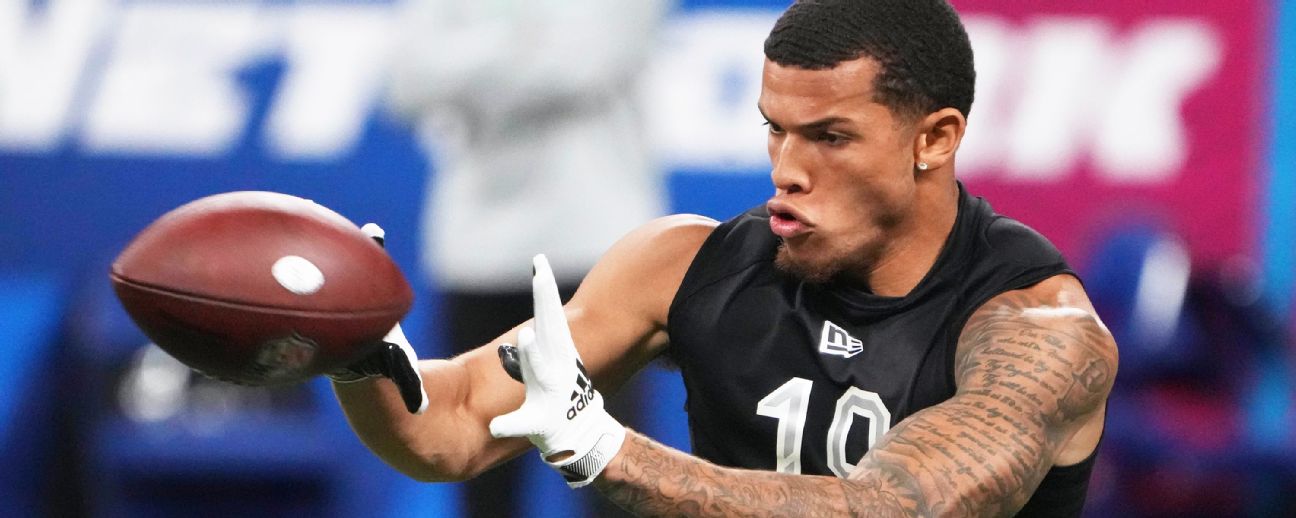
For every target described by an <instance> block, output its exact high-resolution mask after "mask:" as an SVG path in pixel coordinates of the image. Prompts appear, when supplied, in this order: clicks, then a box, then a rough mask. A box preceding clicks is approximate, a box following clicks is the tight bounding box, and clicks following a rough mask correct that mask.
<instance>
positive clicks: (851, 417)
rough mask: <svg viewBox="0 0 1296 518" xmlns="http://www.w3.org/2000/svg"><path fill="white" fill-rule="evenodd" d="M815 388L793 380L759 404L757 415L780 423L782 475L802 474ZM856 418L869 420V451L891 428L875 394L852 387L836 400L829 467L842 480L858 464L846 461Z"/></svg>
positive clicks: (888, 414) (778, 454) (778, 463)
mask: <svg viewBox="0 0 1296 518" xmlns="http://www.w3.org/2000/svg"><path fill="white" fill-rule="evenodd" d="M812 388H814V382H813V381H810V380H808V379H805V378H792V379H790V380H787V383H784V384H782V385H780V386H779V388H777V389H774V391H773V392H770V393H769V395H767V396H765V397H764V398H763V399H761V400H760V401H759V402H758V403H756V414H757V415H763V416H765V417H773V418H775V419H778V420H779V423H778V446H777V451H776V452H775V453H776V457H777V460H776V462H775V466H777V467H778V468H777V469H778V472H779V473H795V474H800V473H801V439H802V438H803V437H804V435H805V421H806V414H807V413H808V412H809V407H810V390H811V389H812ZM857 415H858V416H861V417H864V418H867V419H868V424H869V435H868V446H869V448H872V447H873V444H875V443H877V441H878V439H880V438H881V437H882V436H883V435H885V434H886V433H887V430H890V429H891V411H890V410H887V407H886V404H885V403H883V402H882V397H881V396H878V394H877V393H876V392H869V391H867V390H864V389H861V388H859V387H851V388H849V389H847V390H846V392H845V393H844V394H842V395H841V397H839V398H837V410H836V411H835V412H834V413H833V420H832V424H831V425H829V426H828V468H829V469H831V470H832V472H833V474H835V475H837V476H838V477H841V478H846V477H847V476H848V475H850V473H851V471H854V470H855V465H854V464H851V463H850V462H848V461H847V460H846V437H847V435H848V434H849V433H850V428H851V425H852V424H854V423H855V416H857Z"/></svg>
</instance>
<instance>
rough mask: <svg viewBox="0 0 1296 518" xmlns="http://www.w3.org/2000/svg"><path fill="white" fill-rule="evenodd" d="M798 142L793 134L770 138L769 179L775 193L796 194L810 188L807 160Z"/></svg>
mask: <svg viewBox="0 0 1296 518" xmlns="http://www.w3.org/2000/svg"><path fill="white" fill-rule="evenodd" d="M800 144H801V143H799V142H798V139H797V138H796V137H795V136H789V135H784V136H783V138H779V139H773V138H771V139H770V143H769V153H770V167H771V169H770V179H771V180H773V182H774V190H775V193H776V194H796V193H799V192H807V191H809V190H810V175H809V174H808V173H807V169H806V165H807V163H806V162H807V161H806V159H805V157H804V156H803V153H801V150H802V148H803V146H802V145H800Z"/></svg>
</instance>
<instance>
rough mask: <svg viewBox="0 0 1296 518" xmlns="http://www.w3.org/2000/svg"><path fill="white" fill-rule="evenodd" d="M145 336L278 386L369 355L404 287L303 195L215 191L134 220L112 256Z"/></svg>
mask: <svg viewBox="0 0 1296 518" xmlns="http://www.w3.org/2000/svg"><path fill="white" fill-rule="evenodd" d="M110 277H111V278H112V283H113V288H114V290H116V293H117V298H118V299H119V300H121V303H122V305H123V306H125V308H126V312H127V313H128V314H130V316H131V319H132V320H134V321H135V323H136V324H137V325H139V327H140V329H142V330H143V331H144V334H146V335H147V336H148V337H149V338H151V339H152V340H153V341H154V342H155V343H157V344H158V346H160V347H161V348H162V349H163V350H165V351H166V352H168V353H170V354H171V355H172V356H174V357H175V358H176V359H178V360H180V361H181V362H183V363H184V364H186V365H188V366H189V367H192V368H193V369H194V370H197V371H199V372H201V373H203V374H206V375H208V376H211V377H214V378H218V379H222V380H226V381H230V382H234V383H239V384H244V385H282V384H288V383H296V382H299V381H302V380H305V379H307V378H310V377H311V376H315V375H317V374H321V373H324V372H328V371H330V370H333V369H336V368H339V367H343V366H346V365H349V364H350V363H352V362H354V361H356V360H357V359H359V358H361V357H362V356H363V355H365V354H368V353H369V352H371V351H372V350H373V347H376V345H377V342H378V341H379V340H381V339H382V337H383V336H384V335H385V334H386V333H387V331H388V330H390V329H391V328H392V326H393V325H395V324H396V323H397V322H398V321H399V320H400V318H401V317H403V316H404V315H405V313H406V312H407V311H409V308H410V305H411V304H412V303H413V292H412V291H411V290H410V286H409V283H408V282H406V280H405V277H404V276H403V275H402V274H401V272H400V269H399V268H397V266H396V264H395V263H394V262H392V260H391V258H390V257H388V255H387V253H386V252H385V251H384V250H383V249H382V247H381V246H379V245H378V244H377V243H375V242H374V241H373V240H372V239H370V238H369V237H368V236H367V235H365V233H364V232H362V231H361V230H360V228H359V227H357V226H356V225H355V224H354V223H352V222H351V221H349V220H347V219H346V218H344V217H342V216H341V215H339V214H337V213H336V212H333V211H331V210H329V209H327V208H325V207H323V206H321V205H318V204H316V203H314V202H312V201H310V200H306V199H302V198H298V197H295V196H289V195H286V194H279V193H272V192H253V191H245V192H232V193H225V194H217V195H214V196H209V197H206V198H202V199H199V200H196V201H193V202H190V203H188V204H185V205H183V206H181V207H179V208H177V209H175V210H173V211H171V212H168V213H166V214H165V215H163V216H162V217H161V218H158V220H157V221H154V222H153V223H152V224H150V225H149V226H148V227H147V228H145V229H144V230H143V231H142V232H140V234H139V235H138V236H136V237H135V239H134V240H133V241H132V242H131V243H130V244H129V245H128V246H127V247H126V249H125V250H124V251H122V253H121V255H119V256H118V257H117V260H116V261H114V262H113V265H112V273H111V275H110Z"/></svg>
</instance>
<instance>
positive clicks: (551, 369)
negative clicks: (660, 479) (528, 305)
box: [490, 255, 625, 488]
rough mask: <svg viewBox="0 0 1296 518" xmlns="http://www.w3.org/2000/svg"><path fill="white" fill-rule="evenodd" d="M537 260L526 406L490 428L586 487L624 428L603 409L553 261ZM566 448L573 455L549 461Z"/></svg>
mask: <svg viewBox="0 0 1296 518" xmlns="http://www.w3.org/2000/svg"><path fill="white" fill-rule="evenodd" d="M532 261H533V265H534V276H533V277H532V279H531V289H532V296H533V297H534V298H535V321H534V324H533V325H534V326H535V329H534V330H533V329H532V328H531V327H525V328H523V329H522V330H521V331H520V332H519V333H518V347H517V349H518V354H517V359H518V367H519V368H518V370H520V371H521V375H522V382H523V383H525V384H526V401H525V402H523V403H522V407H521V408H518V409H517V410H514V411H513V412H510V413H507V414H504V415H502V416H499V417H496V418H495V419H493V420H491V423H490V431H491V435H493V436H495V437H497V438H498V437H526V438H527V439H530V440H531V444H534V445H535V446H536V448H537V449H539V450H540V456H541V458H543V459H545V462H546V463H548V464H549V465H550V466H552V467H553V468H554V469H556V470H558V471H559V472H560V473H562V475H563V478H565V479H566V480H567V485H568V486H571V487H573V488H577V487H582V486H585V485H586V484H589V483H590V482H593V481H594V478H595V477H597V476H598V474H599V473H602V472H603V468H605V467H607V465H608V463H609V462H611V461H612V457H613V456H614V455H616V453H617V451H619V450H620V449H621V444H622V443H623V442H624V441H625V427H623V426H621V423H618V422H617V420H616V419H613V418H612V416H611V415H609V414H608V413H607V411H606V410H604V409H603V395H602V394H599V392H598V391H597V390H594V383H593V382H592V381H591V380H590V378H589V373H587V372H586V371H585V365H584V364H582V363H581V360H580V355H579V354H577V352H576V345H575V344H574V343H573V342H572V338H571V331H570V330H569V329H568V328H567V317H566V314H565V313H564V312H563V306H562V300H561V299H560V298H559V297H558V285H557V283H556V282H555V281H554V275H553V271H552V270H550V268H549V261H548V260H547V259H545V256H544V255H537V256H536V257H535V259H533V260H532ZM504 357H505V354H501V359H503V358H504ZM506 370H508V369H507V367H506ZM563 452H571V455H570V456H568V457H565V458H563V459H561V460H557V461H553V462H550V461H549V458H550V457H552V456H554V455H555V454H559V453H563Z"/></svg>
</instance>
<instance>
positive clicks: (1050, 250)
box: [981, 214, 1065, 266]
mask: <svg viewBox="0 0 1296 518" xmlns="http://www.w3.org/2000/svg"><path fill="white" fill-rule="evenodd" d="M981 238H982V242H983V243H984V244H985V245H986V247H987V248H988V249H990V250H991V251H993V252H994V253H995V254H996V255H997V256H999V257H1001V258H1002V259H1003V260H1005V261H1009V262H1013V263H1016V264H1020V265H1032V266H1033V265H1045V264H1056V263H1065V260H1064V259H1063V257H1062V252H1059V251H1058V249H1057V247H1055V246H1053V243H1052V242H1050V241H1049V240H1048V238H1046V237H1044V236H1043V235H1042V234H1040V233H1039V232H1036V231H1035V229H1033V228H1030V227H1029V226H1026V224H1024V223H1022V222H1020V221H1017V220H1015V219H1012V218H1010V217H1007V216H1003V215H999V214H994V215H992V216H991V217H990V219H989V221H988V223H987V224H986V226H985V230H984V231H983V233H982V236H981Z"/></svg>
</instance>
